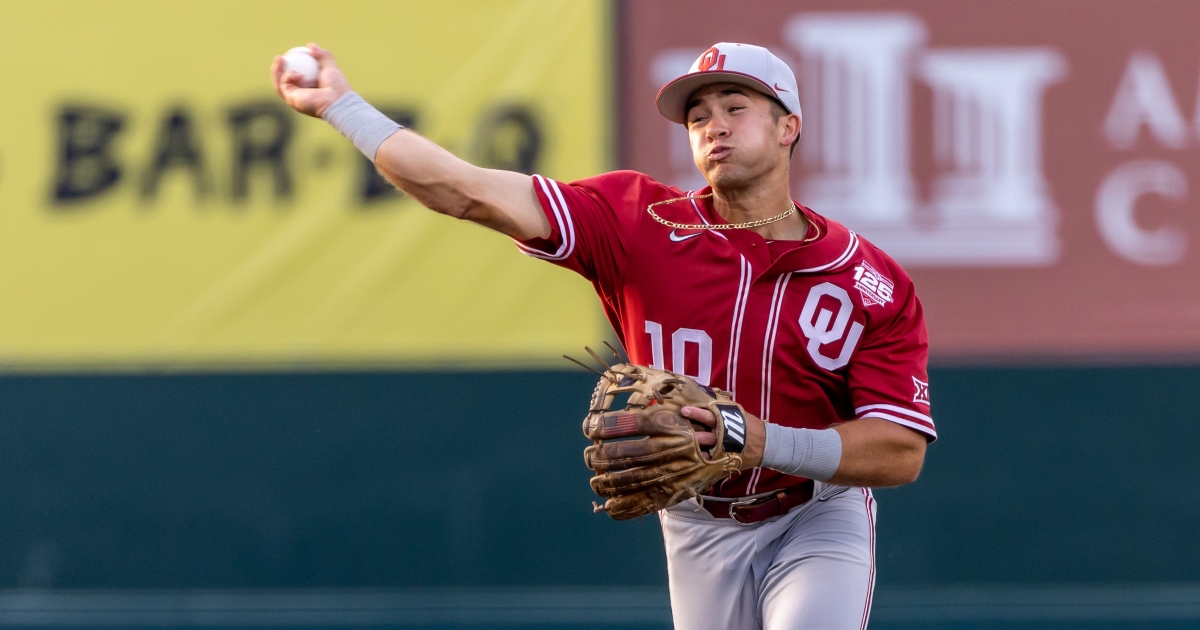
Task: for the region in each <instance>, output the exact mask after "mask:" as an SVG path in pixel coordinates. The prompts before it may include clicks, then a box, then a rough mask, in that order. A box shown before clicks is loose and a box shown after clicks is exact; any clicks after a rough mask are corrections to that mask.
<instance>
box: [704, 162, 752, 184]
mask: <svg viewBox="0 0 1200 630" xmlns="http://www.w3.org/2000/svg"><path fill="white" fill-rule="evenodd" d="M704 178H705V179H707V180H708V183H709V185H710V186H714V187H717V188H734V187H737V186H740V185H741V184H744V183H745V182H746V181H747V179H748V178H747V177H746V169H744V168H741V167H740V166H739V165H737V164H734V163H730V162H716V163H712V164H710V165H709V167H708V169H706V170H705V171H704Z"/></svg>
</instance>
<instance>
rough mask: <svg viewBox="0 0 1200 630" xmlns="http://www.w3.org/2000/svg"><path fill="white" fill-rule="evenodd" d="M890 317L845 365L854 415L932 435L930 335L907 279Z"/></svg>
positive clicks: (935, 431) (927, 437) (933, 431)
mask: <svg viewBox="0 0 1200 630" xmlns="http://www.w3.org/2000/svg"><path fill="white" fill-rule="evenodd" d="M906 284H907V287H906V291H905V292H904V294H903V298H904V300H903V302H901V303H900V305H899V308H898V311H897V312H896V314H895V315H894V316H893V317H892V318H890V319H889V320H885V321H883V322H881V324H880V326H879V328H878V329H877V330H876V331H873V334H868V335H867V338H866V339H865V342H866V343H865V344H864V346H863V347H862V348H860V349H859V351H858V353H857V354H856V355H855V357H854V359H853V360H852V361H851V362H850V366H849V381H850V398H851V401H852V402H853V404H854V415H855V417H857V418H882V419H884V420H889V421H891V422H895V423H896V424H900V425H903V426H906V427H908V428H910V429H913V430H915V431H919V432H920V433H923V434H925V437H926V439H928V440H929V441H930V442H932V441H934V440H936V439H937V428H936V427H935V426H934V424H933V418H932V416H931V414H930V408H929V375H928V373H927V369H928V368H927V366H928V357H929V337H928V335H927V334H926V332H925V316H924V313H923V312H922V310H921V302H920V300H918V299H917V294H916V291H915V290H914V289H913V285H912V282H911V281H910V282H907V283H906Z"/></svg>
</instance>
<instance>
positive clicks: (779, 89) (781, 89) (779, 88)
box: [775, 83, 789, 92]
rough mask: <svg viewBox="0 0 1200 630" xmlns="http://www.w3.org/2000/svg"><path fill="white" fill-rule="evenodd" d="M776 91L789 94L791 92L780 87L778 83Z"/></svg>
mask: <svg viewBox="0 0 1200 630" xmlns="http://www.w3.org/2000/svg"><path fill="white" fill-rule="evenodd" d="M775 91H776V92H788V91H789V90H785V89H783V88H781V87H779V84H778V83H776V84H775Z"/></svg>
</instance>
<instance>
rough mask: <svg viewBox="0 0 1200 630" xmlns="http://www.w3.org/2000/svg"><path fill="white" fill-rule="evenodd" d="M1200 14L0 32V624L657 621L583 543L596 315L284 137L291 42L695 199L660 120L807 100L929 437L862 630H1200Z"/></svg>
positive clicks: (353, 160) (439, 107) (887, 506)
mask: <svg viewBox="0 0 1200 630" xmlns="http://www.w3.org/2000/svg"><path fill="white" fill-rule="evenodd" d="M1198 18H1200V7H1198V6H1197V5H1195V4H1194V3H1191V2H1186V1H1183V0H1178V1H1170V2H1168V1H1158V2H1144V3H1137V4H1134V3H1125V2H1115V1H1114V2H1109V1H1104V2H1098V1H1094V0H1089V1H1084V0H1070V1H1068V0H1058V1H1056V2H1052V3H1044V2H1026V1H1024V0H1019V1H1018V0H1012V1H1007V2H1003V3H1001V2H995V3H993V2H975V3H959V2H950V1H945V0H909V1H906V2H899V1H892V2H883V1H878V2H866V1H855V2H845V1H841V2H820V1H816V0H813V1H807V2H782V1H778V2H777V1H766V0H763V1H758V2H751V3H718V2H710V1H701V2H682V1H659V2H648V1H647V2H641V1H637V0H628V1H623V2H622V1H616V0H613V1H609V2H602V1H600V0H596V1H593V2H578V1H576V2H554V1H551V0H544V1H528V0H506V1H503V2H491V1H489V2H466V1H458V2H441V3H436V4H434V3H418V2H388V3H383V2H365V1H364V2H348V3H341V4H339V5H338V7H337V8H336V9H334V8H332V7H331V6H330V5H329V4H328V3H316V2H290V3H286V4H283V3H273V2H256V3H235V2H212V3H192V2H171V3H165V2H142V1H136V0H127V1H122V2H112V3H104V4H99V3H85V2H41V3H8V4H4V5H0V34H2V35H3V38H4V41H5V42H6V43H7V44H8V54H7V55H6V56H7V61H8V63H7V66H6V78H7V81H6V83H7V86H8V90H7V93H8V94H9V98H7V99H5V104H4V105H0V296H3V298H4V304H5V308H3V309H0V367H2V368H3V375H0V409H3V416H2V417H3V422H0V588H2V589H7V590H2V591H0V624H4V625H17V626H30V627H33V626H45V625H58V626H64V625H65V626H72V627H93V626H97V627H98V626H108V627H111V626H114V625H122V626H131V627H167V626H172V627H178V626H189V625H190V626H209V625H210V626H231V625H234V626H240V627H256V626H273V627H279V626H290V625H295V626H314V625H322V626H339V625H347V626H348V625H357V626H363V625H374V626H407V627H414V626H421V627H454V626H460V627H489V626H497V627H498V626H501V625H503V626H505V627H520V626H529V627H547V626H562V627H573V628H583V627H595V628H602V627H603V628H609V627H622V628H632V627H644V628H663V627H667V626H668V625H669V611H668V610H667V604H666V598H665V588H666V577H665V566H664V556H663V552H662V547H661V540H660V534H659V530H658V524H657V521H654V520H653V519H647V520H645V521H644V522H640V523H637V522H634V523H620V524H618V523H613V522H611V521H609V520H608V519H607V518H605V517H602V516H597V515H593V514H591V509H590V501H591V499H592V495H591V493H590V491H589V490H588V488H587V484H586V480H587V477H588V474H587V471H586V469H585V468H584V467H583V465H582V461H581V458H580V451H581V449H582V447H583V446H584V439H583V437H582V436H581V435H580V433H579V420H580V419H581V418H582V415H583V413H584V412H585V406H586V404H585V402H584V401H586V400H587V397H588V395H589V393H590V391H591V387H592V384H593V379H592V377H591V376H590V375H588V374H586V373H581V372H580V371H578V370H572V369H570V368H569V364H566V363H565V362H563V361H561V359H558V357H559V355H561V354H562V353H563V352H568V353H570V352H578V350H579V348H580V347H582V346H583V345H585V344H593V345H594V344H595V343H597V342H598V341H599V340H601V339H604V338H607V337H610V336H611V332H610V331H609V329H608V327H607V324H606V323H604V321H603V318H602V316H601V314H600V311H599V308H598V304H597V301H596V298H595V297H594V294H593V293H592V291H591V287H590V286H589V285H588V284H587V283H586V282H585V281H583V280H581V279H579V278H576V277H574V276H572V275H571V274H569V273H568V272H565V271H562V270H559V269H556V268H553V267H551V266H549V265H545V264H542V263H540V262H537V261H534V260H531V259H527V258H525V257H523V256H520V255H518V254H517V252H516V250H515V248H513V247H512V246H511V245H510V244H509V243H507V242H506V241H505V239H504V238H502V237H497V236H495V235H492V234H489V233H487V232H486V231H484V230H483V229H480V228H476V227H473V226H469V225H460V224H457V223H455V222H454V221H452V220H449V219H445V218H442V217H438V216H434V215H433V214H432V213H428V212H424V211H422V209H421V208H420V207H419V206H417V205H416V204H415V203H414V202H412V200H411V199H407V198H405V197H403V196H402V195H399V194H397V193H395V192H393V191H392V190H391V189H390V188H389V187H388V186H387V185H386V184H384V183H383V182H382V181H381V180H380V179H379V178H378V176H377V175H375V174H374V172H373V170H372V169H371V168H370V165H369V164H367V163H366V161H365V160H364V159H362V158H361V157H360V156H359V155H358V154H357V153H356V152H355V151H354V150H353V148H352V147H351V146H350V145H349V143H347V142H345V141H344V140H343V139H341V138H340V137H339V136H337V134H336V133H335V132H333V131H331V130H330V129H328V128H327V127H326V126H325V125H323V124H322V123H320V122H319V121H314V120H310V119H305V118H303V117H301V116H299V115H296V114H293V113H291V112H289V111H288V110H286V109H285V108H284V107H283V105H282V104H281V103H280V102H279V101H278V99H277V98H276V97H275V96H274V94H273V93H272V92H271V90H270V86H269V83H268V81H267V67H268V65H269V63H270V59H271V56H272V55H274V54H278V53H280V52H282V51H283V50H286V49H287V48H289V47H291V46H294V45H300V44H303V43H304V42H306V41H316V42H318V43H320V44H321V45H323V46H325V47H327V48H329V49H331V50H333V51H334V53H335V54H336V55H337V56H338V60H339V62H340V64H341V65H342V67H343V68H344V69H345V70H346V72H347V74H348V76H349V77H350V79H351V81H352V82H353V84H354V85H355V87H356V89H357V90H358V91H359V92H360V93H362V94H363V95H364V96H365V97H367V98H368V99H370V100H371V101H372V102H373V103H375V104H376V105H377V106H379V107H380V108H381V109H383V110H385V111H386V112H387V113H388V114H389V115H391V116H393V117H394V118H396V119H397V120H400V121H402V122H404V124H407V125H410V126H412V127H414V128H415V129H417V130H418V131H420V132H421V133H423V134H425V135H427V136H428V137H430V138H431V139H433V140H435V141H437V142H439V143H441V144H443V145H444V146H447V147H448V148H450V149H451V150H453V151H454V152H456V153H458V154H459V155H461V156H463V157H465V158H468V159H471V160H473V161H476V162H477V163H482V164H486V165H489V166H494V167H498V168H509V169H514V170H520V171H523V172H539V173H543V174H545V175H547V176H552V177H555V178H557V179H561V180H571V179H576V178H580V177H584V176H587V175H590V174H594V173H597V172H601V171H604V170H609V169H612V168H618V167H619V168H632V169H637V170H641V171H644V172H647V173H649V174H651V175H653V176H655V177H658V178H660V179H662V180H663V181H666V182H669V183H673V184H676V185H679V186H681V187H683V188H685V189H688V188H698V187H700V186H701V185H703V183H702V181H698V174H697V173H696V171H695V169H694V167H692V166H691V162H690V156H689V155H688V152H687V146H686V143H685V141H684V140H683V137H682V130H681V129H680V128H677V127H673V126H672V125H670V124H669V123H667V122H665V121H664V120H662V119H661V118H660V117H659V116H658V115H657V113H656V111H655V110H654V108H653V105H652V103H653V96H654V94H655V92H656V91H657V89H658V87H659V86H660V85H661V84H662V83H664V82H665V81H666V80H667V79H669V78H670V77H672V76H674V75H675V74H678V73H680V72H683V71H684V70H686V68H687V67H688V66H689V65H690V63H691V62H692V61H693V60H694V59H695V57H696V56H697V55H698V54H699V53H700V52H702V51H703V50H704V49H705V48H707V47H708V46H710V45H712V44H713V43H716V42H718V41H747V42H753V43H758V44H763V45H766V46H769V47H771V48H772V49H773V50H774V51H776V52H777V53H779V54H780V56H782V57H783V58H785V59H786V60H788V62H789V63H790V64H791V66H792V67H793V68H794V69H795V70H796V72H797V75H798V77H799V78H800V81H801V90H802V94H801V95H800V98H801V102H802V104H803V106H804V108H805V109H804V120H805V131H804V136H803V138H802V142H801V147H800V149H799V150H798V151H797V154H796V158H795V160H794V180H793V183H794V190H795V193H796V196H797V198H798V199H800V200H801V201H802V202H803V203H805V204H806V205H809V206H810V207H812V208H813V209H815V210H816V211H818V212H821V213H823V214H827V215H829V216H831V217H834V218H837V219H839V220H841V221H843V222H844V223H846V224H847V225H849V226H850V227H851V228H852V229H855V230H856V231H858V232H860V233H861V234H863V235H865V236H866V237H867V238H869V239H871V240H872V241H874V242H876V243H877V244H879V245H881V246H882V247H883V248H884V249H885V250H887V251H889V252H890V253H892V254H893V255H895V257H896V258H897V259H899V261H900V262H901V263H902V264H904V265H905V266H906V268H907V269H909V270H910V272H911V273H912V275H913V277H914V279H915V280H916V282H917V286H918V290H919V292H920V295H921V297H922V299H923V301H924V304H925V308H926V311H927V315H928V318H929V327H930V336H931V352H932V361H933V366H934V367H933V369H932V370H931V387H932V395H933V399H934V413H935V416H936V418H937V421H938V425H939V433H940V435H941V439H940V440H939V441H938V442H937V443H936V444H935V445H933V446H932V448H931V449H930V452H929V458H928V462H927V465H926V469H925V472H924V473H923V476H922V478H921V479H920V481H919V482H918V483H916V484H914V485H912V486H908V487H905V488H901V489H895V490H882V491H879V492H878V493H877V495H878V499H879V503H880V518H879V527H880V530H879V544H878V551H879V557H880V568H879V578H878V579H879V589H878V591H879V595H878V598H877V600H876V606H875V616H874V619H875V621H874V623H873V627H883V628H929V627H938V628H942V627H944V628H1001V627H1013V626H1019V627H1039V628H1085V627H1086V628H1098V627H1103V628H1135V627H1136V628H1147V627H1171V628H1175V627H1178V628H1183V627H1196V626H1197V625H1200V587H1198V586H1194V585H1195V584H1200V575H1198V570H1197V568H1196V567H1197V560H1198V559H1200V548H1198V545H1200V543H1197V540H1196V537H1195V532H1196V531H1197V529H1198V526H1200V491H1198V490H1196V488H1195V487H1194V484H1192V483H1191V481H1192V477H1194V473H1195V470H1196V463H1197V458H1196V455H1195V448H1194V446H1193V445H1194V444H1196V443H1200V424H1198V423H1197V422H1196V411H1195V410H1196V409H1197V408H1200V363H1198V362H1197V360H1196V357H1197V356H1200V353H1198V350H1200V290H1198V289H1197V285H1196V283H1195V281H1194V279H1193V276H1194V275H1196V272H1197V271H1198V269H1197V268H1198V267H1200V258H1197V256H1196V254H1195V248H1194V247H1193V246H1192V241H1193V240H1194V239H1196V238H1200V218H1198V217H1200V215H1197V214H1196V213H1195V212H1193V211H1192V209H1193V207H1194V206H1195V201H1194V193H1193V192H1192V187H1193V186H1194V185H1195V181H1194V180H1193V178H1195V177H1197V176H1198V175H1200V160H1198V159H1197V151H1196V148H1197V147H1198V146H1200V141H1198V138H1200V110H1198V109H1197V97H1196V94H1197V93H1198V88H1197V85H1200V84H1198V83H1197V81H1198V77H1200V65H1198V64H1197V60H1198V59H1200V44H1197V43H1196V40H1195V38H1194V37H1193V36H1192V33H1191V29H1190V25H1191V24H1193V23H1195V22H1196V21H1197V19H1198Z"/></svg>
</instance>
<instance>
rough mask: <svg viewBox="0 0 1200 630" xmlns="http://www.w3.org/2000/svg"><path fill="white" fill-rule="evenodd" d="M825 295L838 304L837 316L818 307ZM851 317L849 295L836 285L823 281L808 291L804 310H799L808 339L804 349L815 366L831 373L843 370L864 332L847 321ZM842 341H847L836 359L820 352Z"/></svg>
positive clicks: (801, 324)
mask: <svg viewBox="0 0 1200 630" xmlns="http://www.w3.org/2000/svg"><path fill="white" fill-rule="evenodd" d="M826 296H828V297H831V298H833V299H835V300H837V301H838V303H839V306H838V309H837V313H836V314H835V313H834V312H832V311H830V310H829V309H827V308H818V307H819V305H820V302H821V298H822V297H826ZM853 314H854V302H853V301H852V300H851V299H850V294H849V293H847V292H846V290H845V289H843V288H842V287H839V286H838V285H836V284H833V283H831V282H823V283H821V284H818V285H817V286H815V287H813V288H812V290H811V291H809V292H808V299H807V300H805V301H804V308H803V309H802V310H801V311H800V330H801V331H803V332H804V336H805V337H807V338H808V345H807V346H805V349H806V350H808V354H809V356H811V357H812V360H813V361H814V362H816V364H817V365H819V366H821V367H823V368H825V369H826V370H830V371H833V370H836V369H838V368H840V367H845V365H846V364H847V363H849V362H850V355H851V354H854V348H856V347H857V346H858V342H859V339H861V338H862V332H863V325H862V324H860V323H858V322H853V323H851V322H850V316H851V315H853ZM843 338H845V340H846V342H845V343H844V344H842V350H841V352H840V353H838V355H837V356H836V357H829V356H826V355H825V354H822V353H821V347H822V346H825V345H828V344H831V343H833V342H835V341H838V340H839V339H843Z"/></svg>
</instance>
